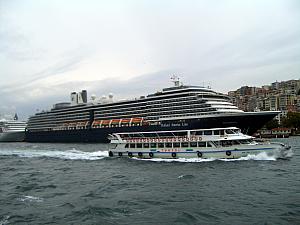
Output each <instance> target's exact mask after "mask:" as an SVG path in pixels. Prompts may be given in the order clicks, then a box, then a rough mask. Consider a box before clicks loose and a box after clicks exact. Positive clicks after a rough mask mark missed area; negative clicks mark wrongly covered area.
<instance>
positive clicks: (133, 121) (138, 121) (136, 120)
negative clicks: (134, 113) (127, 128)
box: [131, 118, 143, 124]
mask: <svg viewBox="0 0 300 225" xmlns="http://www.w3.org/2000/svg"><path fill="white" fill-rule="evenodd" d="M142 121H143V118H132V120H131V123H134V124H136V123H141V122H142Z"/></svg>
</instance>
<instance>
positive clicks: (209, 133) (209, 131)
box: [204, 130, 212, 135]
mask: <svg viewBox="0 0 300 225" xmlns="http://www.w3.org/2000/svg"><path fill="white" fill-rule="evenodd" d="M204 135H212V131H211V130H205V131H204Z"/></svg>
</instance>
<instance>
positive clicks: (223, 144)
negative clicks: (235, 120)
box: [221, 141, 232, 147]
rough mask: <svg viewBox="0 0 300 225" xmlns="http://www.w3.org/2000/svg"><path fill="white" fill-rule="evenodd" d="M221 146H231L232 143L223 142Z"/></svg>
mask: <svg viewBox="0 0 300 225" xmlns="http://www.w3.org/2000/svg"><path fill="white" fill-rule="evenodd" d="M221 145H222V146H224V147H226V146H231V145H232V142H231V141H221Z"/></svg>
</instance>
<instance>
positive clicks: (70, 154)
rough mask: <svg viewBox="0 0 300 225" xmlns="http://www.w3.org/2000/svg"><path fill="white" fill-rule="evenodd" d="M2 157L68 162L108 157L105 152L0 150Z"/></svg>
mask: <svg viewBox="0 0 300 225" xmlns="http://www.w3.org/2000/svg"><path fill="white" fill-rule="evenodd" d="M0 155H2V156H18V157H24V158H36V157H37V158H39V157H47V158H59V159H70V160H99V159H103V158H104V157H107V156H108V152H107V151H97V152H84V151H79V150H76V149H72V150H66V151H59V150H53V151H49V150H1V151H0Z"/></svg>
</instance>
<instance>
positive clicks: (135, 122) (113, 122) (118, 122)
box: [30, 118, 150, 131]
mask: <svg viewBox="0 0 300 225" xmlns="http://www.w3.org/2000/svg"><path fill="white" fill-rule="evenodd" d="M149 124H150V123H149V122H148V121H146V120H145V119H144V118H123V119H110V120H94V121H93V122H92V124H90V122H89V121H77V122H69V123H63V124H60V125H57V126H55V127H52V128H47V129H44V128H39V127H36V128H31V129H30V130H36V131H40V130H48V131H51V130H53V131H56V130H81V129H88V128H92V129H93V128H107V127H126V126H127V127H128V126H147V125H149Z"/></svg>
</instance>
